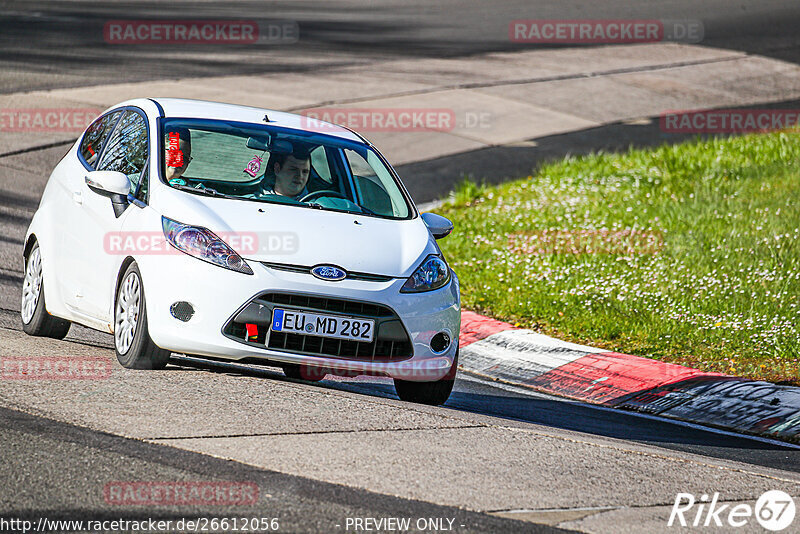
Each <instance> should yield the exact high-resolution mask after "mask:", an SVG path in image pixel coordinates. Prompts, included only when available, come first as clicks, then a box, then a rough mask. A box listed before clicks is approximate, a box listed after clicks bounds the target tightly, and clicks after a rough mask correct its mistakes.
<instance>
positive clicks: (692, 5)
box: [0, 0, 800, 93]
mask: <svg viewBox="0 0 800 534" xmlns="http://www.w3.org/2000/svg"><path fill="white" fill-rule="evenodd" d="M188 17H190V18H191V19H225V20H231V19H245V20H256V21H267V20H284V21H293V22H296V23H297V24H298V25H299V29H300V39H299V40H298V41H297V42H292V43H261V44H256V45H242V46H233V45H221V46H206V45H202V46H197V45H184V46H178V45H168V46H165V45H161V46H159V45H151V46H144V45H135V46H134V45H108V44H106V43H105V42H104V40H103V27H104V24H105V23H106V22H108V21H110V20H120V19H123V20H163V19H182V20H185V19H186V18H188ZM516 19H555V20H559V19H658V20H689V19H691V20H699V21H701V22H702V24H703V27H704V29H705V31H704V39H703V41H702V42H701V43H700V44H702V45H706V46H712V47H718V48H728V49H731V50H740V51H745V52H748V53H751V54H761V55H765V56H769V57H774V58H778V59H783V60H786V61H790V62H794V63H800V34H798V32H797V28H798V27H800V6H798V4H797V2H795V1H793V0H740V1H737V2H735V3H734V4H732V3H731V2H730V1H729V0H706V1H703V2H697V1H693V0H671V1H662V2H653V1H642V0H639V1H634V2H631V1H628V0H604V1H603V2H585V1H583V0H505V1H502V2H487V1H484V0H439V1H436V2H430V1H429V0H384V1H381V2H374V1H369V0H342V1H324V0H317V1H269V2H255V1H252V2H242V1H225V2H212V1H207V2H180V1H178V2H155V1H145V2H130V1H127V2H125V1H123V2H86V1H60V2H45V1H36V0H34V1H29V2H28V1H26V2H9V1H5V2H0V51H2V54H1V55H0V73H1V74H0V93H10V92H18V91H23V90H34V89H49V88H54V87H62V88H63V87H83V86H88V85H99V84H105V83H111V82H113V81H118V82H125V81H144V80H156V79H174V78H183V77H202V76H224V75H232V74H253V73H259V72H290V71H294V72H297V71H313V70H314V69H324V68H325V67H326V66H332V65H347V64H361V63H368V62H370V61H374V60H381V59H387V58H403V57H456V56H469V55H471V54H478V53H485V52H492V51H513V50H530V49H531V48H533V47H535V46H537V45H530V44H518V43H511V42H510V41H509V37H508V25H509V22H511V21H512V20H516ZM538 46H545V45H538ZM546 46H549V47H552V46H556V45H546Z"/></svg>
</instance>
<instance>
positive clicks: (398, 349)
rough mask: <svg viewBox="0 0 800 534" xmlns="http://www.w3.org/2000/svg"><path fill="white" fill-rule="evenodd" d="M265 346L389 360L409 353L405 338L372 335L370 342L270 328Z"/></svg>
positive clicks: (400, 357) (344, 356) (318, 353)
mask: <svg viewBox="0 0 800 534" xmlns="http://www.w3.org/2000/svg"><path fill="white" fill-rule="evenodd" d="M267 347H268V348H270V349H274V350H285V351H288V352H298V353H302V354H308V355H319V356H332V357H334V358H346V359H354V360H367V361H371V362H390V361H395V360H404V359H406V358H409V357H410V356H411V353H410V352H411V351H410V343H408V342H407V341H385V340H384V341H382V340H380V339H374V340H373V341H372V343H364V342H362V341H348V340H346V339H331V338H326V337H318V336H305V335H302V334H289V333H284V332H270V335H269V345H267Z"/></svg>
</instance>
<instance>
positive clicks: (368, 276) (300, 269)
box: [261, 261, 394, 282]
mask: <svg viewBox="0 0 800 534" xmlns="http://www.w3.org/2000/svg"><path fill="white" fill-rule="evenodd" d="M261 263H262V264H263V265H264V266H266V267H269V268H270V269H275V270H276V271H286V272H290V273H300V274H307V275H309V276H310V275H311V269H312V268H313V267H309V266H308V265H292V264H289V263H270V262H267V261H263V262H261ZM346 272H347V276H346V277H345V278H344V279H345V280H362V281H364V282H390V281H391V280H394V278H393V277H391V276H385V275H382V274H372V273H358V272H350V271H346Z"/></svg>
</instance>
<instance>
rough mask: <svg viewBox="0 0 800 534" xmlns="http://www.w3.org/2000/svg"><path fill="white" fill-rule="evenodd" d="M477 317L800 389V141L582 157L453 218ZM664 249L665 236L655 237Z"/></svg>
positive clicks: (459, 267)
mask: <svg viewBox="0 0 800 534" xmlns="http://www.w3.org/2000/svg"><path fill="white" fill-rule="evenodd" d="M438 212H439V213H441V214H442V215H445V216H447V217H449V218H450V219H452V220H453V222H454V223H455V225H456V229H455V231H454V232H453V234H452V236H451V237H448V238H447V239H445V240H443V241H441V246H442V249H443V251H444V253H445V255H446V257H447V258H448V261H449V262H450V264H451V266H452V267H453V269H455V271H456V272H457V273H458V275H459V277H460V279H461V294H462V299H463V303H464V306H465V308H468V309H472V310H476V311H479V312H482V313H485V314H488V315H491V316H493V317H497V318H499V319H503V320H506V321H509V322H512V323H516V324H518V325H520V326H524V327H527V328H533V329H535V330H538V331H541V332H544V333H547V334H550V335H554V336H557V337H561V338H563V339H567V340H571V341H578V342H584V343H591V344H593V345H595V346H600V347H603V348H606V349H610V350H615V351H619V352H625V353H629V354H637V355H641V356H647V357H651V358H657V359H660V360H665V361H670V362H675V363H681V364H684V365H689V366H693V367H698V368H701V369H704V370H709V371H718V372H723V373H730V374H736V375H742V376H747V377H751V378H760V379H767V380H772V381H789V382H792V383H798V381H800V335H798V322H800V321H798V319H800V302H799V301H800V297H798V294H800V291H799V290H800V135H797V134H796V133H771V134H757V135H749V136H743V137H733V138H719V139H712V140H706V141H701V140H697V141H695V142H691V143H686V144H681V145H674V146H669V145H665V146H662V147H660V148H657V149H654V150H631V151H629V152H627V153H625V154H596V155H591V156H586V157H579V158H568V159H566V160H564V161H562V162H559V163H556V164H552V165H548V166H546V167H543V168H542V169H541V170H540V171H539V172H538V173H537V174H536V175H535V176H529V177H527V178H525V179H522V180H519V181H516V182H512V183H508V184H505V185H502V186H499V187H496V188H494V187H492V188H486V187H479V186H476V185H474V184H466V185H462V186H461V187H460V188H459V190H458V191H456V194H455V196H454V199H453V200H451V201H450V202H449V203H448V204H446V205H445V206H444V207H443V208H442V209H441V210H439V211H438ZM647 239H649V241H646V240H647Z"/></svg>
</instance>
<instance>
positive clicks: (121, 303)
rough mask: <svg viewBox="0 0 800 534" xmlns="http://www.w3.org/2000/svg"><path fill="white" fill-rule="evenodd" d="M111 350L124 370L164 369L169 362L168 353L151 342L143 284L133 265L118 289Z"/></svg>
mask: <svg viewBox="0 0 800 534" xmlns="http://www.w3.org/2000/svg"><path fill="white" fill-rule="evenodd" d="M114 350H115V351H116V353H117V360H118V361H119V363H120V365H122V366H123V367H125V368H127V369H163V368H164V367H166V365H167V362H168V361H169V354H170V353H169V351H168V350H164V349H161V348H159V347H158V346H156V344H155V343H153V340H152V339H150V332H149V331H148V329H147V306H146V304H145V299H144V285H143V284H142V274H141V273H140V272H139V267H138V266H137V265H136V262H133V263H131V264H130V265H129V266H128V269H127V270H126V271H125V274H124V275H123V276H122V282H121V283H120V284H119V289H117V298H116V300H115V302H114Z"/></svg>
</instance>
